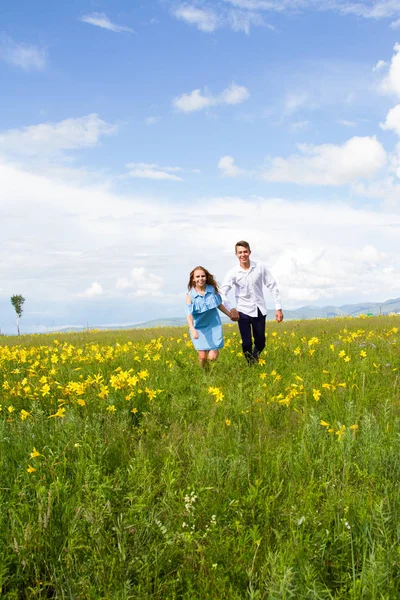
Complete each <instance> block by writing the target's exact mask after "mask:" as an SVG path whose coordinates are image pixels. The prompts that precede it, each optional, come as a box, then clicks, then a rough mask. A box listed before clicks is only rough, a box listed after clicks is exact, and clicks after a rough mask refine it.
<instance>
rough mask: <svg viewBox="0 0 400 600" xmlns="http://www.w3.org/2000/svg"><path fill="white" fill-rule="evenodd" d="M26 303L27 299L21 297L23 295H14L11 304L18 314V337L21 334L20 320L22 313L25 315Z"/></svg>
mask: <svg viewBox="0 0 400 600" xmlns="http://www.w3.org/2000/svg"><path fill="white" fill-rule="evenodd" d="M24 302H25V298H24V297H23V296H21V294H14V296H11V304H12V305H13V307H14V310H15V312H16V314H17V331H18V335H19V334H20V333H19V320H20V318H21V317H22V313H23V309H22V307H23V305H24Z"/></svg>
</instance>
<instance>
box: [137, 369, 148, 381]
mask: <svg viewBox="0 0 400 600" xmlns="http://www.w3.org/2000/svg"><path fill="white" fill-rule="evenodd" d="M138 375H139V377H140V379H147V378H148V376H149V372H148V371H147V370H144V371H139V373H138Z"/></svg>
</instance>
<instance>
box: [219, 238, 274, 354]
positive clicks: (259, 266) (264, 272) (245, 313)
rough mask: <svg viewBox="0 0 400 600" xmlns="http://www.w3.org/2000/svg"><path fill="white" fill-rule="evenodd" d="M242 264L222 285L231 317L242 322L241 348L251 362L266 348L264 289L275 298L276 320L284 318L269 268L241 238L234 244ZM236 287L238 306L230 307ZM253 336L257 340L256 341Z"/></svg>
mask: <svg viewBox="0 0 400 600" xmlns="http://www.w3.org/2000/svg"><path fill="white" fill-rule="evenodd" d="M235 253H236V256H237V258H238V260H239V264H238V265H237V266H236V267H233V269H231V270H230V271H228V273H227V274H226V277H225V279H224V282H223V284H222V286H221V289H220V291H221V295H222V298H223V303H224V305H225V306H226V307H227V308H228V310H229V309H230V311H231V319H232V320H233V321H238V322H239V331H240V335H241V337H242V348H243V353H244V355H245V357H246V358H247V361H248V363H249V364H251V363H254V362H257V361H258V357H259V355H260V352H261V351H262V350H264V348H265V318H266V315H267V309H266V306H265V300H264V294H263V288H264V287H266V288H268V290H269V291H270V292H271V294H272V296H273V298H274V301H275V309H276V313H275V319H276V321H277V322H278V323H280V322H281V321H282V320H283V313H282V308H281V302H280V295H279V289H278V286H277V283H276V281H275V279H274V278H273V277H272V275H271V273H270V272H269V270H268V269H267V267H266V266H265V265H264V264H263V263H260V262H255V261H253V260H250V255H251V250H250V245H249V244H248V242H245V241H244V240H241V241H240V242H238V243H237V244H236V245H235ZM233 287H234V288H235V296H236V308H231V307H230V305H229V302H228V301H227V295H228V293H229V291H230V290H231V289H232V288H233ZM253 339H254V341H253Z"/></svg>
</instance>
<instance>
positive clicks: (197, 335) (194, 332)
mask: <svg viewBox="0 0 400 600" xmlns="http://www.w3.org/2000/svg"><path fill="white" fill-rule="evenodd" d="M191 332H192V338H193V339H194V340H198V339H199V332H198V331H197V329H192V330H191Z"/></svg>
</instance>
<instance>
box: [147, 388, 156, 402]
mask: <svg viewBox="0 0 400 600" xmlns="http://www.w3.org/2000/svg"><path fill="white" fill-rule="evenodd" d="M145 392H146V394H147V396H148V399H149V400H153V399H154V398H155V397H156V396H157V392H155V391H154V390H150V389H149V388H146V389H145Z"/></svg>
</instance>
